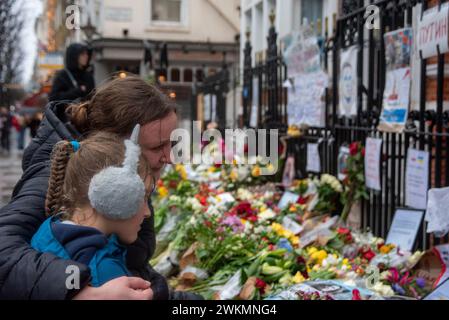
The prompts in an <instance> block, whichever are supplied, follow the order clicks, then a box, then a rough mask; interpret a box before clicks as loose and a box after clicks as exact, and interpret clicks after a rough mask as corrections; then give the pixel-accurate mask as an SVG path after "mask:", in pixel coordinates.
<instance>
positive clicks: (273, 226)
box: [271, 222, 283, 233]
mask: <svg viewBox="0 0 449 320" xmlns="http://www.w3.org/2000/svg"><path fill="white" fill-rule="evenodd" d="M271 229H273V231H274V232H276V233H278V232H279V231H280V230H282V229H283V228H282V225H280V224H279V223H276V222H273V223H272V224H271Z"/></svg>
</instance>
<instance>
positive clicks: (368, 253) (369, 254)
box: [363, 249, 376, 261]
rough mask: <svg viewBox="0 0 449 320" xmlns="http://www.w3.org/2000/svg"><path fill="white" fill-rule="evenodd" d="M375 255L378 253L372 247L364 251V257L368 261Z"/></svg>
mask: <svg viewBox="0 0 449 320" xmlns="http://www.w3.org/2000/svg"><path fill="white" fill-rule="evenodd" d="M375 256H376V254H375V253H374V252H373V251H372V250H371V249H368V250H367V251H365V252H364V253H363V257H364V258H365V259H366V260H368V261H371V260H372V259H373V258H374V257H375Z"/></svg>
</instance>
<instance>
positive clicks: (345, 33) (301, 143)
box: [243, 0, 449, 249]
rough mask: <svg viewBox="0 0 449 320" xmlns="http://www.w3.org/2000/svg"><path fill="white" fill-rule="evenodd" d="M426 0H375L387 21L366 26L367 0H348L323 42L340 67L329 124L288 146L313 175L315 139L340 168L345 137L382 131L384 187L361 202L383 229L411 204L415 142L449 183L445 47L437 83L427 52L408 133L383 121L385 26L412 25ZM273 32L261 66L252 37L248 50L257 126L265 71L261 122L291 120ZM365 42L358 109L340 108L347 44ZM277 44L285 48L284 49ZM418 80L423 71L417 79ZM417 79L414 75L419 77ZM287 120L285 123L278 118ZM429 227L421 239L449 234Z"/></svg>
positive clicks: (369, 219)
mask: <svg viewBox="0 0 449 320" xmlns="http://www.w3.org/2000/svg"><path fill="white" fill-rule="evenodd" d="M441 2H444V1H441V0H440V1H439V3H441ZM418 3H422V4H423V11H424V10H425V9H426V8H427V1H426V0H407V1H405V0H381V1H375V2H374V1H371V4H374V5H376V6H377V7H378V8H379V19H380V20H379V22H380V28H379V29H378V30H376V29H372V28H365V22H366V18H365V17H364V16H365V12H366V7H365V6H364V5H365V1H357V0H355V1H354V0H353V1H343V3H342V6H343V8H342V9H343V11H342V16H341V17H339V18H338V19H337V21H336V25H335V27H333V28H332V29H333V30H331V32H328V30H327V23H326V29H325V34H324V42H323V46H324V48H323V50H324V53H323V67H324V69H325V70H327V71H328V73H329V74H332V79H331V81H330V86H329V88H328V89H327V90H326V94H325V108H326V109H325V115H326V117H325V126H324V127H322V128H318V127H308V128H305V129H303V132H302V135H301V136H300V137H297V138H289V140H288V141H289V142H288V154H289V155H293V156H294V157H295V160H296V161H295V165H296V175H297V177H298V178H303V177H306V176H309V175H310V174H312V173H310V172H307V171H306V159H307V155H306V152H307V143H309V142H315V143H316V142H319V143H320V144H319V152H320V158H321V170H322V172H327V173H331V174H334V175H336V174H337V173H338V172H337V170H338V168H337V167H338V165H337V163H338V153H339V149H340V147H341V146H343V145H349V144H350V143H351V142H354V141H361V142H362V143H365V139H366V138H367V137H376V138H380V139H382V141H383V144H382V159H381V185H382V190H381V191H370V192H369V200H368V201H363V202H362V204H361V210H362V213H361V216H362V227H363V228H369V229H370V230H371V231H373V233H374V234H375V235H377V236H382V237H385V236H386V235H387V232H388V229H389V226H390V225H391V222H392V219H393V216H394V213H395V211H396V209H397V208H399V207H405V167H406V157H407V151H408V149H409V148H414V149H419V150H425V151H428V152H429V154H430V163H429V167H430V168H429V182H428V187H429V188H432V187H443V186H449V152H448V151H447V150H449V133H448V128H449V112H447V111H444V110H443V101H444V95H443V93H444V87H445V85H446V86H447V83H445V76H444V64H445V60H444V59H445V55H444V54H439V55H438V57H437V58H436V59H433V60H435V64H436V65H437V68H436V69H437V75H436V83H437V85H436V89H429V88H428V86H427V84H428V81H429V79H428V77H427V65H428V64H429V63H431V62H432V61H433V60H432V59H427V60H426V59H420V71H421V75H420V79H419V80H420V88H419V90H420V99H419V109H418V110H413V111H410V112H409V117H408V122H407V124H406V128H405V130H404V131H403V132H402V133H390V132H382V131H379V130H378V129H377V127H378V124H379V116H380V113H381V110H382V103H383V93H384V86H385V80H386V79H385V78H386V63H385V47H384V41H383V39H384V34H385V33H386V32H388V31H394V30H397V29H400V28H403V27H407V26H411V21H412V9H413V7H414V6H415V5H416V4H418ZM269 34H270V36H269V37H268V39H267V40H268V48H269V50H268V53H267V58H266V60H265V61H264V62H259V63H257V64H256V65H255V66H254V67H253V66H252V61H251V45H250V43H249V42H247V43H246V46H245V51H244V63H245V65H244V84H243V107H244V109H243V115H244V124H245V125H246V126H247V127H249V119H250V110H251V105H252V98H253V96H252V86H253V81H254V79H256V78H258V79H259V96H260V97H259V99H258V101H259V108H258V110H259V113H260V114H259V127H264V126H276V127H284V128H285V126H286V124H287V119H286V105H287V99H286V92H285V90H284V88H283V87H282V83H283V81H284V80H285V79H286V67H285V64H284V63H283V61H282V58H281V56H282V55H281V54H279V53H277V54H276V53H275V52H277V51H274V49H273V48H275V46H274V42H276V41H277V39H276V37H275V36H274V35H275V34H276V33H275V30H274V27H273V26H272V27H271V29H270V33H269ZM354 45H356V46H357V47H358V65H357V115H356V116H354V117H341V116H339V114H338V112H337V109H338V103H339V98H338V94H339V92H338V81H339V66H340V64H339V59H340V54H341V51H342V50H344V49H345V48H347V47H350V46H354ZM276 50H277V49H276ZM413 80H416V79H413ZM413 80H412V81H413ZM429 90H436V108H435V110H429V109H428V108H426V103H428V101H427V100H428V97H427V94H428V91H429ZM277 122H279V123H277ZM447 241H448V239H446V238H445V239H438V238H434V237H433V236H431V235H428V234H427V233H426V223H425V222H424V221H423V223H422V226H421V228H420V231H419V236H418V238H417V243H416V247H417V248H421V249H425V248H429V247H430V246H432V245H434V244H439V243H442V242H447Z"/></svg>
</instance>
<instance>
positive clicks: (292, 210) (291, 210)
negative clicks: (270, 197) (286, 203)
mask: <svg viewBox="0 0 449 320" xmlns="http://www.w3.org/2000/svg"><path fill="white" fill-rule="evenodd" d="M289 211H290V212H296V207H295V205H294V204H292V205H291V206H290V209H289Z"/></svg>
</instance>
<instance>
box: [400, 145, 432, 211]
mask: <svg viewBox="0 0 449 320" xmlns="http://www.w3.org/2000/svg"><path fill="white" fill-rule="evenodd" d="M428 184H429V152H427V151H420V150H415V149H408V153H407V167H406V173H405V205H406V206H409V207H411V208H416V209H426V208H427V191H428Z"/></svg>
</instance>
